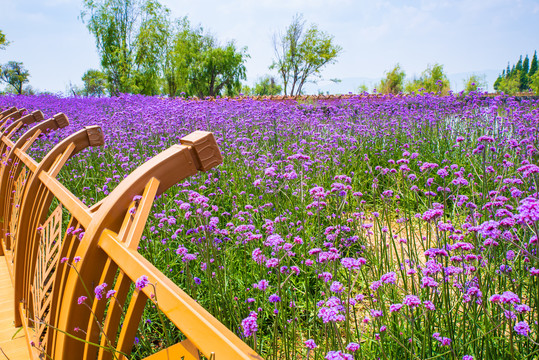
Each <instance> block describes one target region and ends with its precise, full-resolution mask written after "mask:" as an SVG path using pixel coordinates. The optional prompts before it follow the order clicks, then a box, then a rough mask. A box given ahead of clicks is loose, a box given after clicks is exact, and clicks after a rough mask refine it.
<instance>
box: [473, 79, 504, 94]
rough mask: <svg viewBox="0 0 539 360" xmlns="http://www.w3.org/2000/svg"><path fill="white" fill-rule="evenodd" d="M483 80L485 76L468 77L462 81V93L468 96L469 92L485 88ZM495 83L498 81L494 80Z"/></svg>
mask: <svg viewBox="0 0 539 360" xmlns="http://www.w3.org/2000/svg"><path fill="white" fill-rule="evenodd" d="M485 78H486V76H485V75H476V74H473V75H470V76H468V78H467V79H465V80H464V93H465V94H469V93H470V92H472V91H477V90H479V89H480V88H483V89H484V88H486V87H487V82H486V80H485ZM496 81H498V79H496ZM500 81H501V80H500Z"/></svg>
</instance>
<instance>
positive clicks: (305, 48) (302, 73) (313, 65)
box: [270, 15, 342, 95]
mask: <svg viewBox="0 0 539 360" xmlns="http://www.w3.org/2000/svg"><path fill="white" fill-rule="evenodd" d="M273 46H274V52H275V57H276V59H275V60H274V61H273V63H272V65H271V66H270V69H275V70H277V72H278V73H279V75H280V76H281V78H282V80H283V86H284V93H285V94H289V95H299V94H301V91H302V89H303V86H304V85H305V84H306V83H307V82H309V81H313V82H315V79H316V78H317V77H318V78H319V77H320V73H321V71H322V69H323V68H324V67H325V66H327V65H329V64H333V63H335V62H336V61H337V56H339V54H340V53H341V52H342V47H340V46H339V45H336V44H335V43H334V39H333V36H332V35H329V34H328V33H325V32H323V31H320V30H318V27H317V26H316V25H315V24H311V25H310V26H309V28H307V29H306V27H305V21H304V20H303V17H302V16H301V15H296V16H295V17H294V18H293V20H292V23H291V24H290V25H289V26H288V28H287V29H286V31H285V32H284V33H280V34H275V35H274V37H273Z"/></svg>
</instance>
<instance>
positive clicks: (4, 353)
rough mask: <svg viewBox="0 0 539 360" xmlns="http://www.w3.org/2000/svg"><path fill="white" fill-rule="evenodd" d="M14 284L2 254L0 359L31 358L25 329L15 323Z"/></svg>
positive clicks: (0, 273)
mask: <svg viewBox="0 0 539 360" xmlns="http://www.w3.org/2000/svg"><path fill="white" fill-rule="evenodd" d="M13 298H14V296H13V285H12V284H11V277H10V276H9V272H8V267H7V263H6V258H5V256H0V349H1V350H0V360H5V359H9V360H20V359H24V360H27V359H30V354H29V350H28V346H27V345H26V339H25V336H24V330H23V329H22V328H20V331H19V332H17V330H19V329H18V328H16V327H15V326H14V325H13V314H14V307H13Z"/></svg>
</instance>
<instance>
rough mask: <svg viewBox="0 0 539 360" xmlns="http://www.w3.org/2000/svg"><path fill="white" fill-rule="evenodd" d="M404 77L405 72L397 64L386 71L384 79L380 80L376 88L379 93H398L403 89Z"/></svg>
mask: <svg viewBox="0 0 539 360" xmlns="http://www.w3.org/2000/svg"><path fill="white" fill-rule="evenodd" d="M405 77H406V73H405V72H404V70H402V69H401V67H400V65H399V64H397V65H395V67H394V68H393V69H392V70H391V71H389V72H386V77H385V79H382V80H381V81H380V85H378V88H377V89H376V90H377V91H378V92H379V93H381V94H399V93H401V92H403V91H404V78H405Z"/></svg>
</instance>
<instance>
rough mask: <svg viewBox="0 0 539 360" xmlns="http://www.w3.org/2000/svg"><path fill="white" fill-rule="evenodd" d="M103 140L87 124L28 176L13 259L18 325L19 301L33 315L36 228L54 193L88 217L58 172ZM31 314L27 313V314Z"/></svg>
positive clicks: (74, 211) (96, 129) (78, 214)
mask: <svg viewBox="0 0 539 360" xmlns="http://www.w3.org/2000/svg"><path fill="white" fill-rule="evenodd" d="M103 144H104V138H103V132H102V131H101V128H100V127H99V126H89V127H86V128H84V129H82V130H80V131H78V132H76V133H74V134H72V135H71V136H69V137H68V138H66V139H65V140H63V141H62V142H60V143H58V144H57V145H56V146H55V147H54V148H53V149H52V150H51V151H50V152H49V153H48V154H47V155H46V156H45V157H44V158H43V159H42V160H41V162H40V163H39V164H37V166H36V169H35V171H34V173H33V174H32V176H31V177H30V178H29V179H28V183H27V185H26V190H25V196H24V198H23V200H22V204H21V209H20V213H19V216H18V225H17V228H18V229H19V231H18V232H17V235H16V238H15V241H14V242H15V253H14V258H13V259H14V260H13V270H14V292H15V304H16V305H15V306H16V307H17V309H16V311H15V315H16V316H15V325H16V326H21V324H22V322H21V314H20V309H19V308H18V304H20V303H21V302H22V303H23V304H24V310H25V311H27V312H29V314H30V318H31V316H32V306H31V305H32V304H31V283H32V279H33V276H34V270H35V264H36V257H37V251H38V247H39V239H40V233H39V231H37V228H38V227H39V226H40V224H43V222H44V221H45V220H46V218H47V216H48V212H49V207H50V205H51V202H52V199H53V198H54V197H56V198H58V200H59V201H60V202H61V203H62V204H63V205H64V206H66V208H67V209H68V210H69V212H70V213H71V214H73V216H75V217H77V218H81V219H85V220H87V219H88V216H89V215H88V212H87V211H86V210H85V205H84V204H82V202H81V201H80V200H79V199H78V198H77V197H76V196H74V195H73V194H72V193H71V192H70V191H69V190H67V189H66V188H65V187H63V185H62V184H60V182H59V181H58V180H56V178H55V177H56V175H58V172H59V171H60V169H61V168H62V166H63V165H64V164H65V162H66V161H67V160H68V159H69V158H70V157H72V156H73V155H75V154H76V153H78V152H80V151H81V150H83V149H85V148H87V147H89V146H101V145H103ZM25 317H27V318H28V315H27V316H25Z"/></svg>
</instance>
